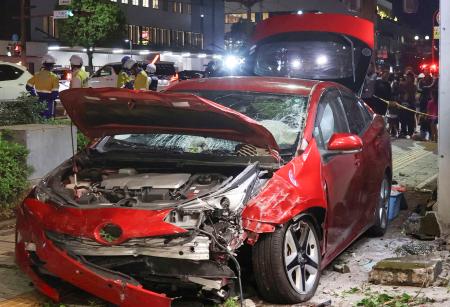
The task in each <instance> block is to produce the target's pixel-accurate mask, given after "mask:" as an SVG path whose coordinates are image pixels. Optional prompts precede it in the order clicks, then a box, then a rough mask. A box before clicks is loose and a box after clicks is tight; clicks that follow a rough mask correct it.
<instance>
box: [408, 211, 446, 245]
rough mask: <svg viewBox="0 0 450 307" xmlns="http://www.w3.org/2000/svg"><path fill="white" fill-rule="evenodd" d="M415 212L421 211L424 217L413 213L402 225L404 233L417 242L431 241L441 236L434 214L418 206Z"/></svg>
mask: <svg viewBox="0 0 450 307" xmlns="http://www.w3.org/2000/svg"><path fill="white" fill-rule="evenodd" d="M416 211H421V212H423V213H424V214H425V215H424V216H422V215H420V214H419V213H416V212H413V213H411V215H410V216H409V217H408V219H407V220H406V221H405V223H404V226H403V228H404V231H405V233H406V234H407V235H411V236H413V237H415V238H417V239H419V240H424V241H431V240H434V239H436V237H439V236H440V235H441V231H440V227H439V223H438V221H437V217H436V212H434V211H428V212H427V211H426V208H424V207H422V206H418V207H417V208H416Z"/></svg>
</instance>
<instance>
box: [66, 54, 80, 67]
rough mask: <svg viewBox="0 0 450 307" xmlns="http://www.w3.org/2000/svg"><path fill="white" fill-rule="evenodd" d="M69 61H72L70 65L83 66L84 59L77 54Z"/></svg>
mask: <svg viewBox="0 0 450 307" xmlns="http://www.w3.org/2000/svg"><path fill="white" fill-rule="evenodd" d="M69 61H70V65H73V66H83V59H82V58H81V57H80V56H79V55H76V54H74V55H72V56H71V57H70V60H69Z"/></svg>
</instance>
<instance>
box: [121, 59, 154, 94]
mask: <svg viewBox="0 0 450 307" xmlns="http://www.w3.org/2000/svg"><path fill="white" fill-rule="evenodd" d="M124 68H125V69H128V70H129V71H130V72H131V74H132V75H134V80H133V81H131V82H130V83H129V85H128V86H126V87H127V88H130V84H132V88H133V89H135V90H143V91H148V76H147V74H146V73H145V71H144V70H143V69H142V68H141V67H139V64H138V63H137V62H136V60H134V59H129V60H128V61H126V62H125V65H124Z"/></svg>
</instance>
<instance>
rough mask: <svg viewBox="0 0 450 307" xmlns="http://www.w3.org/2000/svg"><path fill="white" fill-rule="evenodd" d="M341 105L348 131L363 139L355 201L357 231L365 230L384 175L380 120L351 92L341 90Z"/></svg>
mask: <svg viewBox="0 0 450 307" xmlns="http://www.w3.org/2000/svg"><path fill="white" fill-rule="evenodd" d="M342 98H343V106H344V109H345V113H346V116H347V120H348V122H349V126H350V131H351V132H352V133H354V134H358V135H359V137H360V138H361V139H362V140H363V150H362V152H361V168H360V173H359V174H358V176H359V177H360V178H361V181H360V182H361V188H360V190H359V195H358V198H359V200H358V202H359V203H360V208H359V211H361V219H360V225H359V228H360V230H361V231H362V230H365V229H367V227H368V226H370V223H371V221H372V220H373V216H374V212H375V210H376V208H377V202H378V198H379V191H380V184H381V181H382V179H383V175H384V171H385V169H384V166H383V161H384V159H381V158H380V154H381V153H380V152H379V149H380V141H381V138H382V136H383V132H384V124H383V122H382V121H381V120H377V121H373V119H374V117H373V115H371V114H370V112H369V111H368V110H367V108H366V106H365V105H364V103H363V102H362V101H361V100H360V99H358V98H357V97H356V96H355V95H354V94H353V93H351V92H349V91H346V90H343V91H342Z"/></svg>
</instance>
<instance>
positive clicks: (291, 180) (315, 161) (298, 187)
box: [242, 140, 327, 233]
mask: <svg viewBox="0 0 450 307" xmlns="http://www.w3.org/2000/svg"><path fill="white" fill-rule="evenodd" d="M320 164H321V157H320V153H319V150H318V149H317V145H316V143H315V141H314V140H311V143H310V144H309V146H308V147H307V149H306V150H305V152H304V153H303V154H301V155H299V156H297V157H295V158H294V159H292V160H291V161H290V162H289V163H287V164H286V165H284V166H283V167H282V168H280V169H279V170H278V171H277V172H275V173H274V175H273V177H272V178H271V179H270V180H269V181H268V182H267V184H266V186H265V187H264V188H263V189H262V190H261V192H260V193H259V194H258V195H257V196H256V197H254V198H253V199H251V200H250V201H249V203H248V205H247V206H246V207H245V209H244V211H243V212H242V220H243V227H244V229H246V230H248V231H251V232H255V233H265V232H273V231H274V230H275V226H276V225H282V224H284V223H286V222H287V221H289V220H291V219H292V218H294V217H295V216H297V215H298V214H299V213H301V212H303V211H305V210H307V209H309V208H311V207H323V208H326V204H327V202H326V194H325V187H324V183H323V181H322V176H321V167H320Z"/></svg>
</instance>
